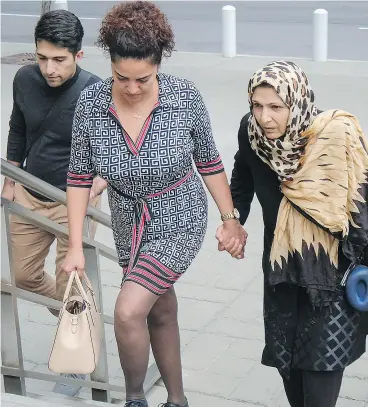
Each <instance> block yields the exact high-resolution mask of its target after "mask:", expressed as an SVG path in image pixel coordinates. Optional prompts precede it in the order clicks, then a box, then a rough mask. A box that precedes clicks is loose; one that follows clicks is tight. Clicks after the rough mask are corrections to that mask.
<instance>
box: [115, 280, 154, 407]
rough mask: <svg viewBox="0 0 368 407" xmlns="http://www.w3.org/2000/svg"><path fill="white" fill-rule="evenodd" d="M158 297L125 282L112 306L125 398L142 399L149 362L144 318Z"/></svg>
mask: <svg viewBox="0 0 368 407" xmlns="http://www.w3.org/2000/svg"><path fill="white" fill-rule="evenodd" d="M158 299H159V297H158V296H157V295H155V294H153V293H151V292H150V291H148V290H146V289H145V288H144V287H142V286H140V285H138V284H136V283H133V282H131V281H127V282H125V283H124V285H123V287H122V289H121V290H120V294H119V296H118V298H117V300H116V305H115V315H114V324H115V337H116V341H117V344H118V350H119V356H120V363H121V367H122V369H123V372H124V376H125V386H126V399H127V400H136V399H142V398H144V391H143V383H144V379H145V377H146V373H147V368H148V359H149V344H150V342H149V341H150V338H149V333H148V327H147V322H146V320H147V316H148V313H149V312H150V310H151V308H152V306H153V305H154V304H155V302H156V301H157V300H158Z"/></svg>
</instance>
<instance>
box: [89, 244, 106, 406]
mask: <svg viewBox="0 0 368 407" xmlns="http://www.w3.org/2000/svg"><path fill="white" fill-rule="evenodd" d="M83 251H84V256H85V259H86V264H85V270H86V273H87V275H88V278H89V280H90V281H91V284H92V287H93V290H94V293H95V299H96V303H97V306H98V309H99V310H100V313H101V315H103V301H102V284H101V276H100V262H99V251H98V249H96V248H94V247H84V249H83ZM106 352H107V350H106V335H105V324H104V323H103V320H102V338H101V351H100V359H99V362H98V365H97V367H96V370H95V371H94V372H93V373H91V379H92V380H94V381H96V382H100V383H108V382H109V372H108V366H107V353H106ZM92 399H93V400H96V401H105V402H110V391H109V390H99V389H92Z"/></svg>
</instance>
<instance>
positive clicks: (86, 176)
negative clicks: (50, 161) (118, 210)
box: [67, 92, 94, 188]
mask: <svg viewBox="0 0 368 407" xmlns="http://www.w3.org/2000/svg"><path fill="white" fill-rule="evenodd" d="M88 133H89V131H88V111H87V100H86V93H85V92H82V93H81V96H80V97H79V100H78V102H77V106H76V108H75V113H74V120H73V129H72V145H71V152H70V162H69V172H68V178H67V186H68V187H81V188H90V187H91V186H92V183H93V175H94V174H93V164H92V152H91V146H90V142H89V134H88Z"/></svg>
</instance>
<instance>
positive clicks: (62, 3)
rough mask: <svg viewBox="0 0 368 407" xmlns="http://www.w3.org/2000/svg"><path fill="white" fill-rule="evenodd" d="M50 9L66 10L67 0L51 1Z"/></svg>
mask: <svg viewBox="0 0 368 407" xmlns="http://www.w3.org/2000/svg"><path fill="white" fill-rule="evenodd" d="M51 10H68V2H67V0H54V1H53V2H52V3H51Z"/></svg>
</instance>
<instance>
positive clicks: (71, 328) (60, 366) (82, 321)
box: [49, 271, 102, 374]
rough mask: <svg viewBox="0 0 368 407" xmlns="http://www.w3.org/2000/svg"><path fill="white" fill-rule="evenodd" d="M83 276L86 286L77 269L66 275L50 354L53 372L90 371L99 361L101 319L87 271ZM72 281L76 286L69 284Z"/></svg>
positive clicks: (85, 372)
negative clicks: (61, 305)
mask: <svg viewBox="0 0 368 407" xmlns="http://www.w3.org/2000/svg"><path fill="white" fill-rule="evenodd" d="M83 279H84V280H85V283H86V286H87V289H86V290H85V289H84V288H83V285H82V283H81V280H80V278H79V276H78V273H77V272H76V271H73V272H72V273H71V274H70V277H69V281H68V285H67V287H66V290H65V294H64V299H63V303H64V304H63V307H62V308H61V310H60V314H59V321H58V327H57V331H56V335H55V339H54V344H53V346H52V349H51V353H50V357H49V369H50V370H51V371H52V372H54V373H76V374H89V373H92V372H93V371H94V370H95V369H96V366H97V363H98V359H99V356H100V345H101V329H102V319H101V315H100V313H99V310H98V309H97V304H96V301H95V297H94V293H93V289H92V286H91V283H90V281H89V280H88V277H87V276H86V275H84V277H83ZM74 281H75V282H76V284H77V287H76V289H73V288H72V285H73V282H74ZM72 290H73V292H72ZM75 291H77V294H76V295H74V292H75ZM71 293H73V295H71Z"/></svg>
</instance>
